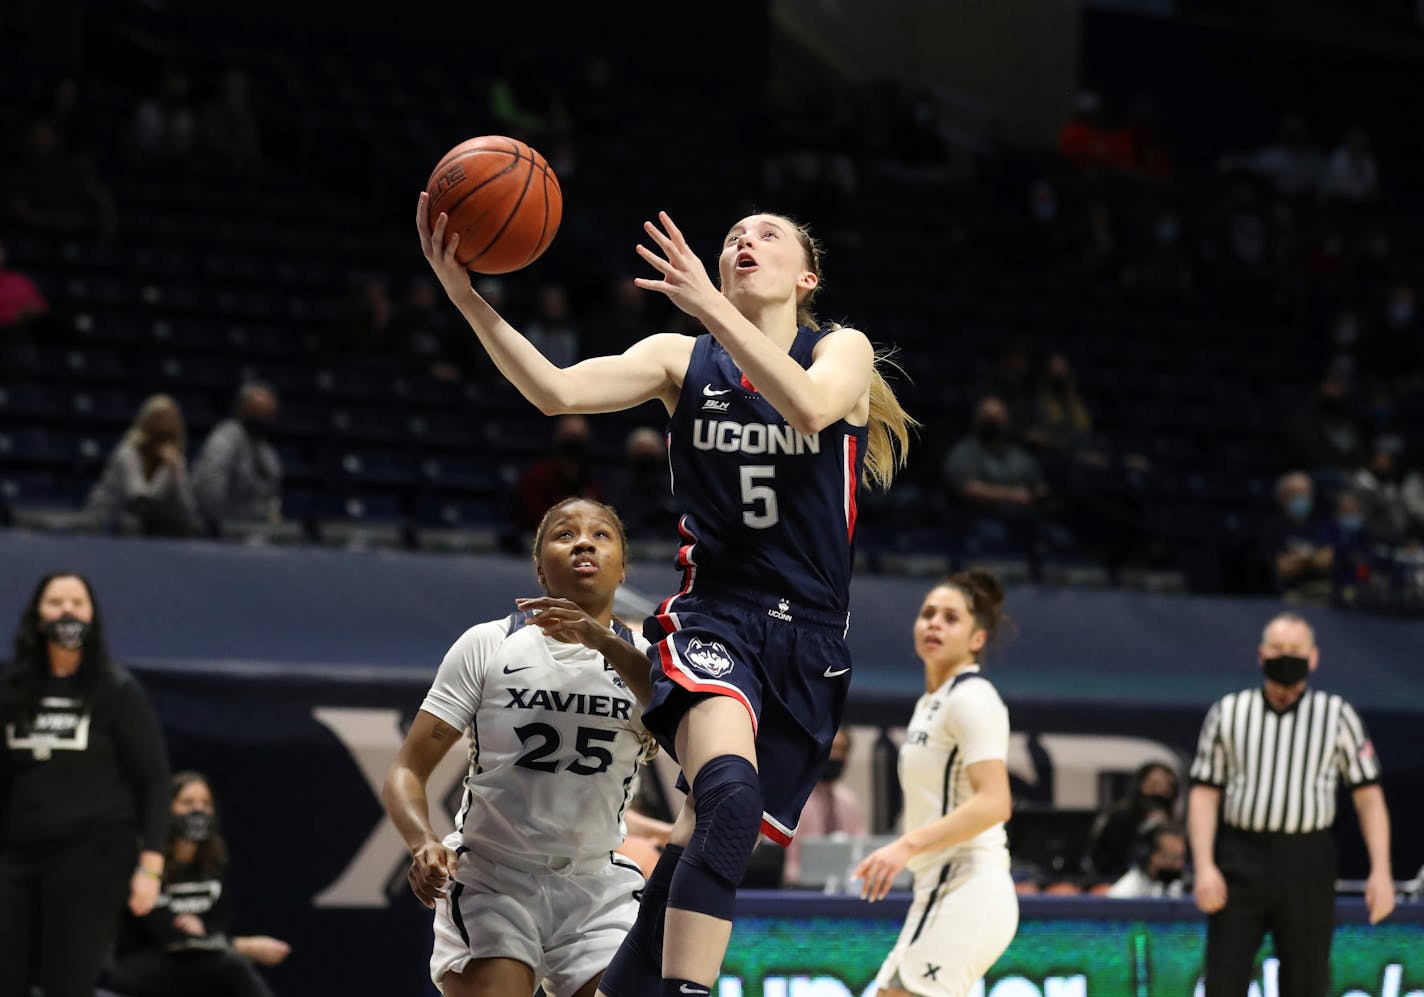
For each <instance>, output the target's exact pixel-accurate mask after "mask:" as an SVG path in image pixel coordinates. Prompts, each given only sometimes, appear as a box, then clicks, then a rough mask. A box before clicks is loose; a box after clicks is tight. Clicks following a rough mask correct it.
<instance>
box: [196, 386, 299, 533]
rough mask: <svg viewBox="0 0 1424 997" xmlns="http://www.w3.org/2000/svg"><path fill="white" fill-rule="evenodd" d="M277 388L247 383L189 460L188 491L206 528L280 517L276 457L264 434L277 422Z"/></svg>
mask: <svg viewBox="0 0 1424 997" xmlns="http://www.w3.org/2000/svg"><path fill="white" fill-rule="evenodd" d="M277 412H278V402H277V392H276V390H275V389H274V388H273V387H272V386H271V385H270V384H266V383H264V382H262V381H248V382H247V383H245V384H243V385H242V386H241V387H240V388H239V389H238V392H237V402H236V404H235V405H234V406H233V413H232V416H231V417H230V418H228V419H224V420H223V421H222V422H220V423H218V424H217V425H216V426H214V427H213V430H212V432H211V433H209V434H208V438H207V439H206V440H205V441H204V442H203V447H202V449H201V450H200V451H199V453H198V459H197V460H196V461H194V464H193V491H194V494H195V495H196V496H197V499H198V508H199V510H201V512H202V514H203V517H204V518H205V519H206V521H207V524H208V527H209V528H210V529H212V530H214V531H219V532H220V531H221V530H222V528H223V527H224V526H225V525H227V524H234V523H238V524H240V523H277V522H280V521H281V518H282V517H281V508H282V459H281V458H280V457H279V456H277V450H276V448H275V447H274V446H273V445H272V443H271V440H270V437H271V433H272V429H273V427H274V426H275V425H276V424H277Z"/></svg>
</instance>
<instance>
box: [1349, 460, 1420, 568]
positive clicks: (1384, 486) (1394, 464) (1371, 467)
mask: <svg viewBox="0 0 1424 997" xmlns="http://www.w3.org/2000/svg"><path fill="white" fill-rule="evenodd" d="M1349 487H1350V490H1351V491H1353V492H1354V493H1355V494H1356V495H1357V496H1359V500H1360V506H1361V509H1362V510H1363V513H1364V532H1365V535H1366V536H1367V537H1370V538H1372V539H1375V540H1381V541H1384V542H1385V543H1389V544H1401V543H1403V542H1404V541H1405V540H1406V539H1407V538H1408V537H1409V535H1410V532H1411V523H1410V516H1409V508H1408V506H1407V505H1406V503H1405V495H1404V478H1403V474H1402V468H1401V467H1400V466H1399V447H1398V446H1397V445H1396V442H1395V441H1394V439H1392V438H1390V437H1381V438H1380V439H1377V440H1376V441H1375V444H1374V446H1373V447H1372V448H1371V451H1370V457H1369V460H1368V462H1367V463H1365V464H1363V465H1362V466H1360V467H1358V468H1356V469H1355V472H1354V474H1352V475H1351V476H1350V482H1349Z"/></svg>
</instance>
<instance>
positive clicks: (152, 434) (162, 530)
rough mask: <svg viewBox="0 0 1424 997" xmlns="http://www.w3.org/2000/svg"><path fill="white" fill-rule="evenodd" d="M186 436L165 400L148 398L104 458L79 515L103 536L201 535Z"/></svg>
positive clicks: (164, 397) (179, 412) (170, 402)
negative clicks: (189, 470)
mask: <svg viewBox="0 0 1424 997" xmlns="http://www.w3.org/2000/svg"><path fill="white" fill-rule="evenodd" d="M187 440H188V436H187V431H186V430H185V428H184V425H183V412H182V410H181V409H180V408H179V407H178V403H177V402H176V401H174V400H173V397H172V396H171V395H151V396H149V398H148V399H147V400H146V401H144V403H143V405H142V406H141V407H140V408H139V410H138V414H137V416H135V418H134V421H133V425H132V426H130V427H129V430H128V432H127V433H125V434H124V438H123V440H121V441H120V443H119V445H118V446H117V447H115V448H114V450H113V452H112V453H111V454H110V455H109V459H108V462H107V463H106V464H105V465H104V473H103V476H102V477H101V478H100V479H99V480H98V482H96V483H95V485H94V487H93V489H91V490H90V492H89V499H88V502H87V503H86V504H85V511H86V512H87V513H88V514H89V516H90V517H91V518H92V519H93V520H94V522H95V525H96V526H98V527H99V528H100V529H101V530H104V531H106V532H116V533H126V534H140V535H142V536H164V537H187V536H194V535H196V534H198V533H200V532H202V531H203V520H202V517H201V516H200V515H199V513H198V503H197V499H196V498H195V497H194V494H193V485H192V483H191V482H190V481H189V478H188V461H187V457H186V456H185V451H186V449H187Z"/></svg>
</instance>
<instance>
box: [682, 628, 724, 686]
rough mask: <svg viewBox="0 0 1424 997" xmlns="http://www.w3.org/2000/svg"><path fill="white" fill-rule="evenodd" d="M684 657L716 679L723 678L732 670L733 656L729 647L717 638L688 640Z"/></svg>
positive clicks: (699, 669)
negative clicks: (728, 649)
mask: <svg viewBox="0 0 1424 997" xmlns="http://www.w3.org/2000/svg"><path fill="white" fill-rule="evenodd" d="M684 657H686V658H687V660H688V661H690V662H692V664H694V665H696V666H697V670H698V671H702V672H706V673H707V674H708V675H711V676H712V677H713V678H714V679H716V678H721V677H722V676H723V675H726V674H727V673H728V672H730V671H731V670H732V657H731V655H729V654H728V653H727V649H726V648H725V647H723V646H722V645H721V644H719V643H717V642H716V641H715V640H706V641H704V640H700V639H699V638H697V637H694V638H692V640H691V641H689V642H688V645H687V652H686V653H685V654H684Z"/></svg>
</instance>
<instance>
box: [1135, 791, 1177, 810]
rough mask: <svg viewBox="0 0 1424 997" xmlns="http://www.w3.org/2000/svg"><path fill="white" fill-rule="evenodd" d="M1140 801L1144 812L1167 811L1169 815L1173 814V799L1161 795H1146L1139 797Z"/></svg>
mask: <svg viewBox="0 0 1424 997" xmlns="http://www.w3.org/2000/svg"><path fill="white" fill-rule="evenodd" d="M1138 799H1139V800H1141V801H1142V809H1144V810H1165V811H1166V812H1167V813H1171V812H1172V801H1171V799H1170V798H1169V797H1166V796H1162V795H1161V794H1159V793H1144V794H1143V795H1141V796H1139V797H1138Z"/></svg>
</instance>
